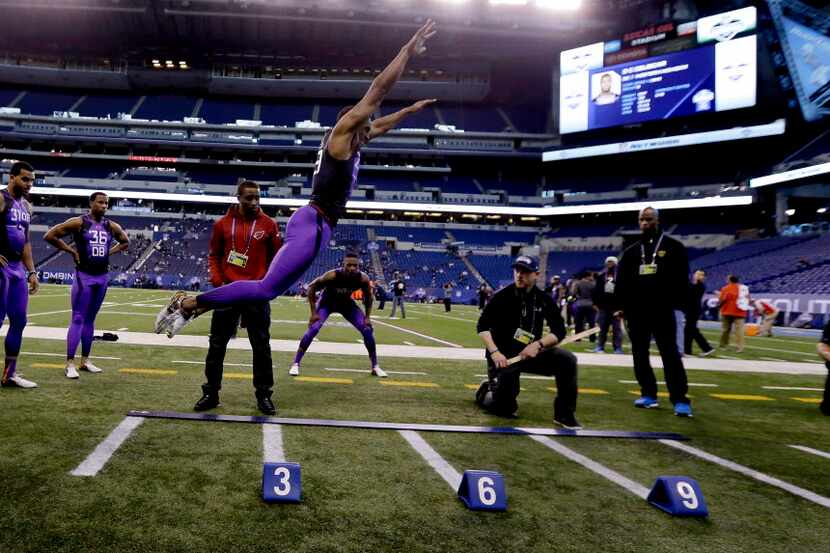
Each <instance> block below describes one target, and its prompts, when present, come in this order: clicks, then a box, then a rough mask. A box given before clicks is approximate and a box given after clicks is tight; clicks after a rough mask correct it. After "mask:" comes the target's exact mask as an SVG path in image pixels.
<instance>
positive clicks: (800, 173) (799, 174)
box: [749, 163, 830, 188]
mask: <svg viewBox="0 0 830 553" xmlns="http://www.w3.org/2000/svg"><path fill="white" fill-rule="evenodd" d="M825 173H830V163H819V164H818V165H810V166H809V167H802V168H801V169H793V170H792V171H784V172H783V173H774V174H772V175H767V176H765V177H758V178H755V179H750V180H749V187H750V188H760V187H761V186H769V185H771V184H778V183H781V182H788V181H792V180H797V179H806V178H807V177H814V176H816V175H823V174H825Z"/></svg>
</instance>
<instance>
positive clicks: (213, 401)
mask: <svg viewBox="0 0 830 553" xmlns="http://www.w3.org/2000/svg"><path fill="white" fill-rule="evenodd" d="M220 405H222V404H221V403H219V396H218V395H213V394H205V395H203V396H202V397H201V398H199V401H197V402H196V405H194V406H193V410H194V411H208V410H210V409H214V408H216V407H219V406H220Z"/></svg>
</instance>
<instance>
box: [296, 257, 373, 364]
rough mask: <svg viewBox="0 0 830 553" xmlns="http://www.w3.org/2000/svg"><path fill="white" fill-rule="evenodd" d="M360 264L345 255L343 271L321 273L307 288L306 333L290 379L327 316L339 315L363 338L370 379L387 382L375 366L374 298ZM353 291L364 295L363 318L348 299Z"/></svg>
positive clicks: (301, 341)
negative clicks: (308, 309) (309, 315)
mask: <svg viewBox="0 0 830 553" xmlns="http://www.w3.org/2000/svg"><path fill="white" fill-rule="evenodd" d="M359 263H360V261H359V259H358V257H357V254H354V253H348V254H346V256H345V257H344V258H343V267H341V268H339V269H334V270H332V271H328V272H327V273H324V274H323V275H322V276H321V277H319V278H317V279H315V280H314V282H312V283H311V285H310V286H309V287H308V303H309V305H310V306H311V318H309V320H308V330H307V331H306V333H305V334H304V335H303V338H302V340H300V347H299V348H297V355H295V356H294V364H293V365H291V369H290V370H289V371H288V374H290V375H291V376H298V375H299V374H300V362H301V361H302V360H303V355H305V352H306V350H308V346H310V345H311V342H312V340H314V337H315V336H317V333H319V332H320V329H321V328H323V325H324V324H325V323H326V319H328V318H329V315H331V314H332V313H340V314H341V315H343V317H345V319H346V320H347V321H349V322H350V323H352V326H354V327H355V328H356V329H357V331H358V332H360V334H362V335H363V343H364V344H365V345H366V351H368V352H369V361H370V362H371V364H372V375H374V376H379V377H381V378H386V373H385V372H384V371H383V369H381V368H380V367H379V366H378V355H377V351H376V347H375V333H374V330H373V329H372V321H371V319H370V316H371V313H372V301H373V298H372V289H371V286H370V283H369V276H368V275H367V274H366V273H364V272H363V271H361V270H360V269H359V268H358V265H359ZM320 290H322V293H321V294H320V298H319V300H316V296H317V292H318V291H320ZM355 290H361V291H362V292H363V308H364V309H365V310H366V313H365V314H364V312H363V311H361V310H360V308H359V307H358V306H357V303H355V301H354V300H353V299H352V298H351V296H352V293H353V292H354V291H355Z"/></svg>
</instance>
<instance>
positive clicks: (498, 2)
mask: <svg viewBox="0 0 830 553" xmlns="http://www.w3.org/2000/svg"><path fill="white" fill-rule="evenodd" d="M527 2H528V0H490V5H491V6H526V5H527Z"/></svg>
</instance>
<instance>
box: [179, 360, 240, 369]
mask: <svg viewBox="0 0 830 553" xmlns="http://www.w3.org/2000/svg"><path fill="white" fill-rule="evenodd" d="M171 363H179V364H180V365H204V364H205V362H204V361H171ZM222 365H223V366H225V367H246V368H251V367H253V365H251V364H250V363H224V362H223V363H222Z"/></svg>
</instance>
